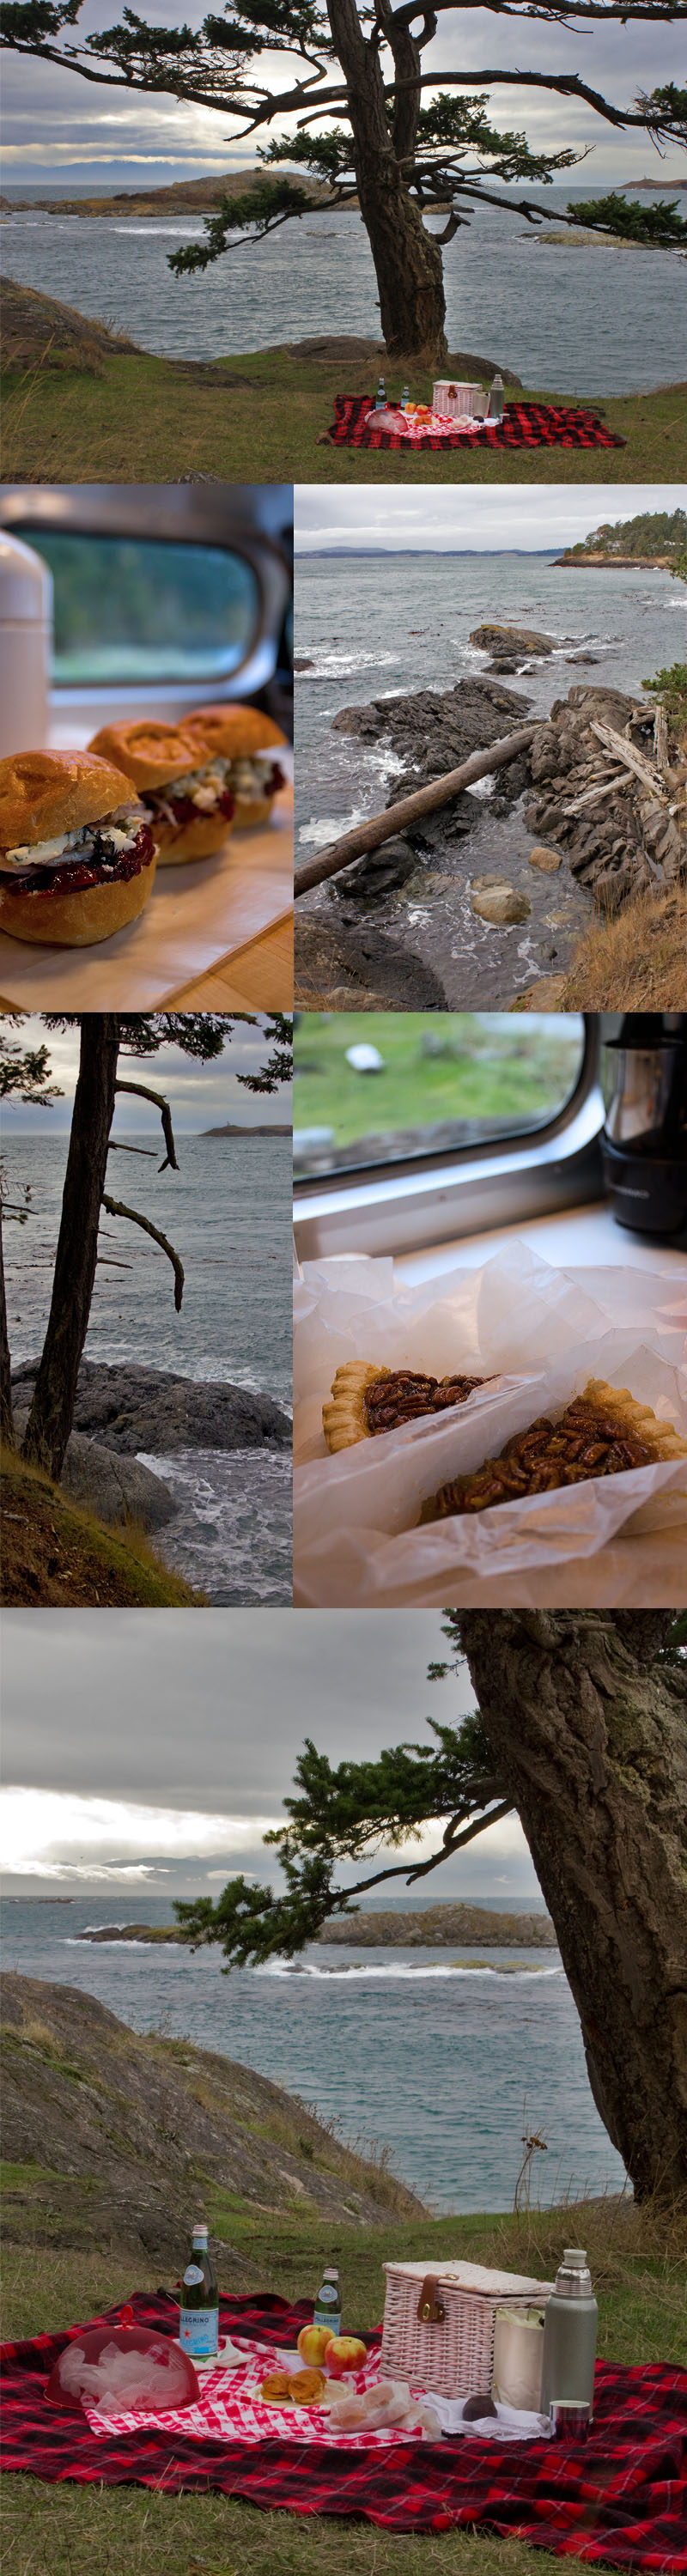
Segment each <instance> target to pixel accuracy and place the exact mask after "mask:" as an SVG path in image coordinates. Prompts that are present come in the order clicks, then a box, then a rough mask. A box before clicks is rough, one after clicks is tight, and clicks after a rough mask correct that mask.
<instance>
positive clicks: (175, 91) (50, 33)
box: [2, 0, 687, 363]
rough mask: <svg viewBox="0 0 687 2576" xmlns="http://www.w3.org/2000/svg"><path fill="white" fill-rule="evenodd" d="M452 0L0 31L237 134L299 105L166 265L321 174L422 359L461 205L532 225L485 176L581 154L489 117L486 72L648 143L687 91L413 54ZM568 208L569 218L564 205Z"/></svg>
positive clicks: (530, 9)
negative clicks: (239, 187)
mask: <svg viewBox="0 0 687 2576" xmlns="http://www.w3.org/2000/svg"><path fill="white" fill-rule="evenodd" d="M456 5H458V6H460V7H462V8H465V7H467V8H468V9H469V8H472V7H473V6H475V5H476V0H395V5H394V0H374V6H373V5H372V0H227V5H226V6H225V8H224V11H223V13H222V14H214V13H211V14H210V15H209V16H208V17H206V18H205V20H204V22H203V25H202V27H201V28H200V29H197V30H194V29H192V28H191V27H189V26H186V25H184V26H181V27H155V26H151V25H150V24H149V23H148V21H147V20H146V19H143V18H141V17H139V16H138V14H137V12H136V11H135V10H134V9H132V8H129V7H127V8H125V9H124V13H123V17H122V18H121V19H120V20H119V22H118V23H117V25H116V26H113V27H110V28H108V29H105V30H102V31H100V32H98V33H97V34H93V35H90V36H88V37H86V38H85V39H81V40H79V39H78V38H77V39H74V38H73V36H72V35H71V33H70V31H71V30H72V29H73V28H74V27H75V26H76V25H77V21H78V18H79V14H80V9H81V0H4V5H3V11H2V28H3V37H2V41H3V42H4V43H5V44H6V45H7V47H8V48H10V49H11V50H13V51H15V52H17V53H19V54H28V55H31V56H32V57H33V58H35V59H38V60H40V61H44V62H45V61H47V62H51V63H56V64H59V65H60V66H61V67H62V68H63V69H64V67H65V65H66V66H67V67H68V68H70V69H71V70H73V71H77V72H80V73H81V74H82V76H83V78H84V79H86V80H88V81H90V82H94V83H95V84H96V85H97V86H98V87H100V88H102V87H107V88H113V87H114V88H118V87H122V86H123V87H124V88H126V89H129V90H135V91H143V92H145V93H146V94H148V95H150V94H154V95H155V96H156V97H158V98H159V97H160V94H161V93H162V92H166V93H167V94H168V95H169V96H171V97H172V98H175V99H178V100H187V101H188V102H189V103H190V104H191V105H193V106H194V107H197V106H199V105H200V106H203V107H211V108H214V109H216V110H218V111H219V112H220V113H221V114H222V116H224V117H230V118H231V120H232V126H233V129H234V133H235V134H238V135H240V136H244V135H248V136H254V135H257V134H259V133H260V132H262V131H264V130H265V129H266V128H271V127H274V126H275V124H276V123H278V121H279V119H280V118H283V117H287V118H293V117H294V116H295V117H296V119H297V131H296V133H295V134H294V133H293V132H292V133H282V134H281V135H273V137H272V140H271V142H270V143H269V146H268V148H267V150H266V151H263V150H262V149H259V158H260V160H261V161H262V162H264V164H265V177H264V180H263V181H262V182H261V183H260V184H259V185H258V187H257V189H252V190H251V191H250V192H249V193H247V194H246V195H245V196H243V197H241V196H234V197H226V198H225V199H224V200H223V203H222V205H221V206H220V208H219V211H218V213H217V214H216V215H215V216H214V217H213V218H212V219H211V220H210V221H208V223H207V225H206V240H205V242H204V243H202V244H201V243H196V244H190V245H189V246H188V247H187V248H185V249H183V250H180V251H178V252H175V253H174V254H173V255H172V256H171V258H170V261H169V265H170V267H171V268H172V269H173V270H175V271H176V273H177V275H182V274H183V273H185V272H187V271H190V270H196V269H204V268H206V267H207V265H208V263H209V262H210V261H212V260H215V259H217V258H219V257H220V255H221V254H222V252H223V251H225V250H226V249H227V248H228V247H230V246H231V247H234V248H235V247H236V244H235V243H234V244H233V245H230V244H229V242H228V235H229V234H230V233H235V232H236V231H237V230H238V232H239V235H241V234H244V233H246V232H248V233H249V234H250V235H252V237H253V238H259V239H262V238H264V237H265V236H266V235H267V234H269V233H271V232H273V231H274V230H275V229H276V228H277V227H278V226H279V225H281V224H283V223H286V222H288V221H290V220H291V218H292V217H300V216H303V215H307V216H308V217H310V216H312V215H315V216H317V215H319V214H320V213H321V212H322V211H323V208H326V209H328V208H330V207H331V204H332V195H331V191H332V190H333V202H334V203H335V204H336V205H341V206H346V205H350V204H351V203H352V202H353V201H354V199H357V202H358V204H359V207H360V212H361V215H362V218H363V222H364V224H365V227H366V230H367V233H368V237H369V241H370V248H371V251H372V257H373V260H374V265H375V270H376V275H377V283H378V287H379V303H380V313H381V325H382V332H383V336H384V339H385V341H386V345H387V348H388V350H389V354H390V356H392V357H401V356H402V357H407V358H408V359H410V358H415V359H416V360H420V359H422V360H427V361H428V362H431V363H435V362H436V361H437V360H439V359H441V358H442V357H443V356H444V355H445V353H446V338H445V330H444V322H445V301H444V287H443V263H442V244H443V243H445V242H447V241H450V240H451V239H452V236H453V234H454V233H455V232H456V230H457V228H458V226H459V225H460V224H463V223H465V222H466V221H467V219H468V216H469V213H470V210H471V208H472V206H473V205H474V204H475V203H477V202H484V203H487V204H490V205H507V206H511V207H512V209H513V211H514V212H515V213H516V214H518V215H520V216H524V217H525V220H526V222H528V223H535V224H537V223H539V222H541V221H542V220H543V219H545V218H546V217H547V215H554V213H555V210H554V209H553V208H549V207H547V206H546V205H544V206H542V205H540V204H539V203H537V202H536V201H534V200H533V199H532V198H531V197H530V196H529V195H527V196H525V197H518V198H517V199H511V198H510V197H508V198H504V197H503V196H502V195H497V196H494V195H493V193H492V192H491V189H490V187H489V185H488V184H487V182H488V181H501V182H502V183H503V182H508V181H510V180H513V179H516V180H520V179H522V180H524V181H525V182H526V183H527V185H528V186H529V185H530V183H533V182H534V183H537V184H539V185H540V186H542V187H544V188H546V187H547V186H548V185H549V184H550V182H551V180H552V179H553V177H554V176H555V173H556V172H557V171H559V170H565V169H569V168H571V167H572V166H573V164H574V163H576V162H578V161H580V160H584V159H585V158H586V152H585V151H582V152H576V151H572V150H568V151H562V152H545V153H540V152H534V151H531V150H530V147H529V144H528V142H527V138H526V135H525V134H524V133H521V132H513V133H510V132H507V133H499V132H497V131H496V130H495V129H494V128H493V127H492V126H491V125H490V123H489V116H488V103H489V92H490V89H491V88H493V87H494V86H495V85H496V84H498V85H499V86H503V85H506V86H508V87H510V88H515V89H524V90H528V91H530V92H539V91H543V92H544V93H546V94H548V95H552V96H554V95H555V96H558V97H562V98H565V99H572V100H573V101H576V102H578V103H579V104H580V105H581V106H582V107H583V108H591V110H592V111H593V113H594V114H595V115H596V116H597V117H598V118H599V120H600V123H601V124H606V125H611V126H612V127H614V128H616V129H619V130H621V131H623V132H626V131H634V132H636V131H639V132H640V133H641V134H642V135H648V136H649V137H650V139H651V141H652V142H654V143H655V144H657V145H658V146H659V147H660V146H661V145H662V144H663V143H664V142H665V141H667V140H677V141H684V140H685V138H686V137H687V90H685V89H678V88H677V87H676V85H675V83H674V82H673V81H668V82H667V83H665V82H664V84H663V85H662V86H661V87H660V88H656V89H654V90H653V91H652V92H651V95H650V96H649V97H647V96H645V95H643V94H641V95H639V96H638V97H637V98H635V99H634V100H632V101H630V102H629V103H628V104H627V105H626V106H618V105H616V104H614V102H613V101H612V100H611V99H608V98H606V97H605V95H604V94H602V92H601V91H599V90H598V89H596V88H594V87H592V86H591V85H590V83H589V82H588V81H586V80H584V79H583V78H582V76H581V74H580V73H579V72H578V71H571V70H570V69H569V68H563V67H561V68H558V67H557V65H556V62H555V61H552V63H551V67H550V69H548V70H547V71H545V72H540V71H527V70H520V69H517V70H513V69H511V68H509V67H508V65H506V66H504V67H502V68H500V69H498V70H495V69H493V68H490V69H488V70H485V71H479V72H474V71H470V72H466V71H461V70H453V69H449V70H447V71H444V70H441V71H436V70H432V71H425V70H424V69H423V56H424V54H425V52H426V49H427V47H428V46H429V45H430V44H431V43H432V40H433V38H434V37H435V35H436V33H437V26H438V23H439V21H440V20H441V19H443V17H444V16H446V15H449V14H450V13H452V12H453V14H455V9H456ZM486 6H487V7H488V8H489V9H490V10H491V12H492V14H493V15H494V16H496V17H498V18H500V19H510V18H516V19H518V20H521V19H525V20H534V21H537V20H541V19H544V20H545V21H546V22H547V24H548V25H550V26H551V27H552V28H553V29H555V30H556V32H557V33H560V31H561V29H564V30H566V31H567V29H568V28H569V27H571V28H572V30H573V33H574V32H576V28H577V24H578V22H580V23H582V24H583V25H584V27H585V29H587V30H588V32H589V33H591V32H592V30H593V27H594V25H595V24H597V23H599V24H601V25H602V26H604V27H605V26H606V25H608V24H611V25H613V26H614V27H617V29H618V32H619V33H620V32H621V31H622V28H623V26H624V25H625V24H626V22H627V19H628V17H630V16H631V17H632V19H633V21H634V20H636V19H638V18H639V19H642V20H648V21H650V22H651V23H652V24H660V23H662V22H665V23H667V24H669V25H671V26H672V25H673V23H674V22H675V21H681V20H682V19H684V18H685V17H687V0H630V5H629V7H628V5H627V0H486ZM554 50H555V48H554ZM265 57H268V58H269V57H276V58H277V59H278V60H280V61H290V62H291V64H292V65H293V62H294V59H295V61H296V63H297V66H298V72H297V77H296V78H295V80H294V79H293V76H291V78H290V79H287V86H286V87H285V88H283V89H281V90H278V89H277V88H276V87H275V86H274V85H273V84H272V83H271V82H270V81H269V79H266V78H265V77H264V75H263V76H262V77H261V65H262V63H263V60H264V58H265ZM481 84H483V86H480V85H481ZM475 85H477V86H475ZM427 91H429V92H430V93H431V95H430V98H429V100H428V102H427V104H424V105H423V99H424V96H425V93H426V92H427ZM341 119H343V120H344V122H343V123H342V122H341V121H340V120H341ZM313 129H316V130H313ZM277 163H287V164H289V165H290V167H291V168H294V167H296V168H299V167H302V168H304V170H305V172H306V174H307V177H306V184H305V186H304V187H299V186H297V185H296V184H295V182H294V180H293V178H288V177H286V178H281V179H279V178H275V177H274V175H273V172H274V166H275V164H277ZM313 180H317V181H318V183H319V185H318V187H317V189H316V191H315V193H313V190H312V186H311V184H310V183H311V182H312V181H313ZM323 180H324V181H325V182H326V183H327V187H326V192H325V191H323V189H322V185H321V183H322V181H323ZM621 202H623V203H624V201H621ZM615 203H616V201H615V200H614V199H613V198H609V199H605V198H601V199H599V200H598V201H596V203H595V205H594V207H593V208H592V210H591V211H589V209H588V212H587V221H588V222H590V223H592V224H593V225H595V226H598V225H601V226H602V227H604V228H606V227H607V226H609V225H610V227H611V229H615V230H617V229H618V221H617V217H616V215H615V214H614V205H615ZM437 205H439V206H440V207H441V208H442V210H444V211H445V217H446V220H445V225H444V229H443V231H442V232H441V233H440V234H431V233H428V231H427V230H426V226H425V222H424V216H425V212H426V210H427V209H428V208H431V207H432V206H435V207H436V206H437ZM555 220H556V221H557V222H560V220H561V217H560V215H559V214H558V213H555ZM563 220H564V221H566V222H569V223H575V222H577V221H578V220H579V217H578V214H577V212H576V210H575V208H574V207H571V206H569V207H568V209H567V213H566V215H565V216H564V218H563ZM623 221H624V219H623ZM656 223H657V214H656V209H655V208H650V209H639V210H638V213H637V218H636V227H635V224H634V221H633V232H634V234H635V237H636V238H641V239H647V240H649V239H653V238H656V237H657V234H656ZM676 224H677V227H678V231H679V228H680V219H679V216H678V215H677V212H676V208H675V206H674V205H671V206H670V207H668V209H667V213H666V223H665V227H664V232H663V233H660V236H659V237H660V238H665V239H666V241H672V240H675V239H676V238H677V237H678V234H677V232H676V229H675V227H676ZM652 226H653V230H652ZM682 232H683V233H685V232H687V227H686V226H684V225H683V226H682Z"/></svg>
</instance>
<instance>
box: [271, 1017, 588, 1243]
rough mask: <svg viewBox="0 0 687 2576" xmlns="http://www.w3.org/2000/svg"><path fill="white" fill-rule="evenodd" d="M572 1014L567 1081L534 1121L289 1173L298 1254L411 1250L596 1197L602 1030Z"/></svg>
mask: <svg viewBox="0 0 687 2576" xmlns="http://www.w3.org/2000/svg"><path fill="white" fill-rule="evenodd" d="M582 1016H583V1018H584V1045H583V1051H582V1062H581V1065H580V1069H579V1073H578V1077H577V1081H576V1083H575V1086H574V1089H573V1091H572V1092H571V1094H570V1098H569V1099H568V1100H567V1101H565V1102H564V1104H563V1107H562V1109H560V1110H557V1111H556V1113H555V1115H554V1116H553V1117H551V1118H548V1119H546V1120H544V1121H542V1124H541V1126H540V1127H535V1128H530V1129H529V1130H528V1131H527V1132H526V1133H525V1134H520V1135H518V1134H517V1132H514V1134H513V1136H512V1137H504V1136H495V1137H493V1138H491V1139H490V1138H489V1137H485V1139H484V1143H483V1144H480V1145H477V1146H476V1145H475V1144H474V1143H473V1144H470V1145H464V1146H459V1145H458V1146H455V1147H451V1148H447V1147H444V1148H443V1150H442V1151H441V1152H437V1151H436V1149H435V1150H434V1152H433V1153H427V1154H418V1155H414V1156H413V1157H412V1160H411V1159H410V1158H408V1159H407V1160H406V1161H405V1162H402V1161H397V1162H387V1163H378V1164H376V1165H374V1166H372V1165H368V1166H367V1167H366V1168H365V1170H361V1168H360V1166H357V1167H356V1169H355V1170H352V1171H350V1172H349V1173H337V1174H336V1175H332V1174H327V1173H323V1174H322V1176H321V1178H319V1177H315V1176H314V1175H313V1174H312V1173H309V1174H308V1175H307V1176H306V1177H304V1178H303V1180H302V1181H299V1180H298V1179H297V1177H296V1176H295V1175H294V1191H293V1198H294V1237H295V1245H296V1253H297V1258H298V1260H299V1261H318V1260H319V1261H321V1260H324V1259H326V1258H327V1257H328V1256H329V1255H331V1254H336V1253H339V1254H341V1253H346V1252H352V1251H355V1252H356V1253H366V1254H376V1253H385V1254H392V1255H393V1254H400V1253H402V1252H413V1251H421V1250H423V1249H424V1248H425V1247H426V1246H428V1245H430V1244H433V1243H442V1242H449V1241H451V1240H453V1239H455V1238H458V1237H460V1236H461V1235H472V1234H482V1233H486V1232H490V1231H492V1230H495V1229H496V1228H502V1227H503V1226H507V1225H517V1224H518V1222H519V1221H520V1220H521V1219H523V1220H524V1219H525V1218H529V1217H534V1216H546V1215H548V1214H550V1213H551V1212H552V1210H554V1209H556V1208H562V1207H570V1206H574V1205H575V1204H577V1205H580V1204H581V1203H582V1202H583V1201H584V1200H589V1199H598V1198H601V1197H602V1196H603V1195H604V1186H603V1174H602V1165H601V1152H600V1138H601V1134H602V1130H603V1127H604V1123H605V1110H604V1102H603V1096H602V1091H601V1046H602V1032H601V1025H600V1018H599V1014H598V1012H593V1011H592V1012H589V1011H586V1012H584V1013H583V1015H582Z"/></svg>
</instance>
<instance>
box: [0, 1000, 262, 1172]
mask: <svg viewBox="0 0 687 2576" xmlns="http://www.w3.org/2000/svg"><path fill="white" fill-rule="evenodd" d="M12 1035H13V1037H14V1039H15V1040H16V1042H17V1043H18V1044H21V1045H22V1046H24V1045H25V1046H26V1047H35V1046H41V1045H46V1046H47V1047H48V1050H49V1055H50V1063H51V1068H52V1075H53V1079H54V1081H55V1082H57V1083H59V1084H60V1085H61V1087H62V1091H63V1095H64V1096H63V1098H62V1099H61V1100H56V1101H54V1102H53V1106H52V1108H51V1109H49V1110H48V1109H41V1108H40V1107H38V1106H37V1105H34V1106H33V1107H31V1106H25V1105H24V1104H23V1103H22V1102H21V1101H20V1100H19V1099H12V1098H10V1099H8V1100H7V1101H6V1102H4V1104H3V1126H4V1128H5V1131H6V1133H7V1135H10V1134H12V1133H14V1132H16V1131H17V1130H19V1129H23V1130H24V1131H25V1132H27V1133H28V1134H30V1135H38V1134H39V1133H40V1132H41V1131H46V1130H47V1132H48V1133H50V1134H52V1133H53V1131H54V1130H55V1129H58V1130H60V1131H65V1130H66V1129H68V1127H69V1124H70V1120H71V1108H72V1101H73V1097H74V1088H75V1084H76V1077H77V1072H78V1062H79V1032H78V1029H63V1030H50V1029H46V1028H45V1026H44V1023H43V1020H42V1019H41V1017H40V1015H39V1014H38V1013H36V1012H34V1013H28V1012H27V1014H26V1015H25V1017H24V1018H23V1019H22V1021H21V1024H20V1025H19V1026H18V1027H17V1028H16V1029H15V1030H14V1031H13V1032H12ZM268 1054H269V1047H268V1045H267V1044H266V1040H265V1021H264V1017H263V1018H259V1019H258V1025H257V1027H256V1028H254V1029H251V1028H243V1027H241V1026H237V1028H236V1030H235V1032H234V1035H233V1037H232V1039H231V1043H230V1044H229V1043H228V1042H227V1043H226V1044H225V1047H224V1052H223V1054H222V1055H221V1056H219V1057H217V1058H216V1059H214V1060H213V1061H212V1062H210V1063H209V1064H201V1063H199V1062H198V1061H197V1060H196V1058H194V1057H192V1056H186V1055H184V1053H183V1051H182V1049H181V1047H174V1046H165V1047H161V1048H160V1050H159V1053H158V1054H157V1055H154V1056H147V1057H146V1058H145V1060H144V1061H139V1060H137V1059H136V1058H134V1057H130V1056H127V1058H126V1061H125V1060H124V1057H122V1060H121V1064H120V1072H121V1073H122V1076H123V1078H124V1079H125V1080H130V1081H132V1082H138V1081H140V1082H147V1083H149V1084H151V1085H152V1088H153V1090H160V1091H162V1092H164V1094H165V1097H166V1098H167V1099H168V1100H169V1102H170V1105H171V1110H172V1117H173V1120H174V1126H175V1131H176V1133H177V1134H178V1135H183V1134H191V1135H196V1136H197V1135H198V1134H200V1133H202V1131H203V1129H204V1128H206V1127H215V1126H221V1125H222V1124H223V1123H224V1121H225V1120H235V1121H236V1122H237V1123H238V1124H239V1125H240V1126H242V1127H244V1126H245V1127H255V1126H258V1125H260V1126H263V1125H270V1126H280V1127H281V1126H284V1125H285V1124H286V1123H287V1122H288V1120H289V1119H290V1115H291V1089H290V1085H285V1086H284V1087H283V1088H282V1089H281V1090H280V1091H276V1092H253V1091H244V1090H243V1089H242V1088H241V1086H240V1084H239V1081H238V1075H239V1074H241V1073H251V1074H256V1073H258V1072H259V1071H260V1067H261V1065H262V1064H264V1063H265V1062H266V1061H267V1057H268ZM155 1117H156V1113H155V1111H154V1109H152V1107H150V1106H149V1105H147V1104H146V1102H145V1101H142V1100H135V1099H132V1098H131V1097H130V1096H127V1095H124V1096H123V1097H122V1098H121V1099H120V1101H119V1102H118V1105H117V1109H116V1113H115V1126H114V1134H115V1136H116V1135H117V1134H119V1135H122V1134H124V1135H143V1134H144V1133H145V1134H146V1136H148V1138H149V1140H150V1142H151V1143H154V1142H155V1136H156V1129H155Z"/></svg>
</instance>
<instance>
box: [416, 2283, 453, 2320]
mask: <svg viewBox="0 0 687 2576" xmlns="http://www.w3.org/2000/svg"><path fill="white" fill-rule="evenodd" d="M417 2313H418V2317H419V2320H420V2324H421V2325H422V2326H441V2325H443V2322H444V2318H445V2315H446V2309H445V2307H444V2302H443V2299H440V2297H439V2285H438V2282H437V2279H436V2274H435V2273H434V2272H426V2273H425V2278H424V2281H423V2284H422V2289H421V2291H420V2296H419V2299H418V2304H417Z"/></svg>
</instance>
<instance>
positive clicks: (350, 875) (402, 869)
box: [329, 834, 417, 903]
mask: <svg viewBox="0 0 687 2576" xmlns="http://www.w3.org/2000/svg"><path fill="white" fill-rule="evenodd" d="M416 868H417V858H416V855H415V851H414V850H411V847H410V842H409V841H404V840H402V839H401V837H400V834H396V837H395V839H394V840H391V841H384V842H383V843H382V846H381V849H379V850H368V851H367V852H366V854H365V857H364V858H363V859H359V860H358V861H357V864H356V866H355V867H354V868H344V870H343V872H342V874H341V876H340V877H335V878H334V879H333V880H332V883H331V885H330V888H329V891H330V895H331V896H332V897H333V899H334V901H335V902H336V903H342V902H345V901H346V899H347V897H348V896H349V895H364V896H366V897H368V898H369V897H370V896H375V895H385V894H394V893H395V892H396V891H397V889H398V888H399V887H400V886H403V885H405V884H406V883H407V879H408V877H412V876H414V875H415V871H416Z"/></svg>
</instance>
